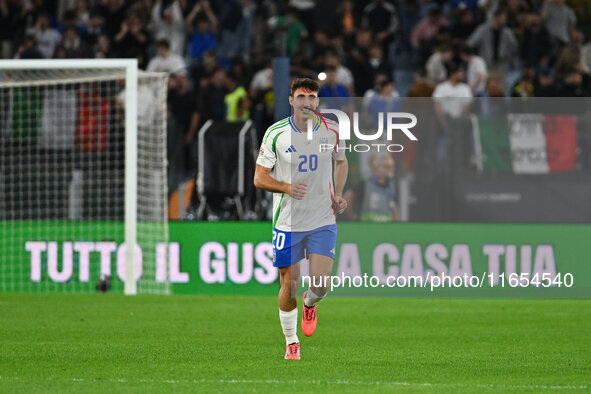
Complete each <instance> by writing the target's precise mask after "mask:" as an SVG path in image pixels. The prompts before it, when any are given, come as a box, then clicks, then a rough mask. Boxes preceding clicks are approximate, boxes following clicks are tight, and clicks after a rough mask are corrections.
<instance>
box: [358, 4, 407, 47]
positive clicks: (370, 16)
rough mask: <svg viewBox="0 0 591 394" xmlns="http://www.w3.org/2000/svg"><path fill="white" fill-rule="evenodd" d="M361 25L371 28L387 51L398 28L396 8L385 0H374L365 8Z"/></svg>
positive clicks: (378, 41)
mask: <svg viewBox="0 0 591 394" xmlns="http://www.w3.org/2000/svg"><path fill="white" fill-rule="evenodd" d="M361 27H363V28H364V29H369V30H370V31H371V32H372V33H373V35H374V38H375V39H376V40H377V43H378V44H379V45H380V46H381V47H382V49H383V50H384V51H387V49H388V45H389V44H390V42H391V41H392V39H393V38H394V33H395V32H396V30H397V29H398V15H397V14H396V8H395V7H394V6H393V5H392V4H390V3H388V2H386V1H384V0H372V2H371V3H369V4H368V5H367V6H365V8H364V9H363V15H362V17H361Z"/></svg>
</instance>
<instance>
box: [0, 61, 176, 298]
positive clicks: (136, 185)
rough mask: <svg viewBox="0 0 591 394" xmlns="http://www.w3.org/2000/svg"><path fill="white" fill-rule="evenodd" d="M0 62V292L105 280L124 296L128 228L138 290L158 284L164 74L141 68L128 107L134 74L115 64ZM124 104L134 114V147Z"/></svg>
mask: <svg viewBox="0 0 591 394" xmlns="http://www.w3.org/2000/svg"><path fill="white" fill-rule="evenodd" d="M1 63H2V62H0V291H64V292H96V291H97V289H98V290H106V289H107V288H109V283H108V282H110V289H109V291H111V292H116V293H122V292H123V291H124V287H125V286H124V284H125V278H126V270H130V268H129V266H130V265H131V264H126V261H131V260H130V259H129V256H130V254H129V253H127V252H126V246H125V245H126V243H125V240H126V234H127V235H128V236H129V234H131V235H132V236H134V237H136V239H137V241H136V242H137V246H136V248H135V253H134V254H135V256H134V257H135V262H136V264H135V265H134V268H133V271H135V272H134V274H135V278H137V292H138V293H167V292H168V285H167V280H166V276H167V275H166V255H167V253H166V252H167V242H168V221H167V189H166V183H167V182H166V89H167V76H166V75H164V74H160V73H139V74H138V77H137V97H138V101H137V104H136V105H129V104H130V101H129V97H130V95H129V94H127V95H126V87H127V86H130V87H131V88H132V89H134V86H135V82H134V81H132V82H131V83H130V79H129V74H126V68H125V67H115V66H113V64H112V62H111V64H110V65H109V67H108V68H106V67H105V68H103V67H101V63H100V62H92V63H90V64H89V63H88V62H87V63H86V64H85V65H84V67H79V68H76V67H71V66H69V67H68V68H63V67H58V66H52V64H51V62H46V63H48V66H47V67H46V68H43V69H38V68H37V69H31V68H29V69H27V68H26V67H22V68H17V69H14V67H12V68H10V69H8V68H6V67H2V64H1ZM4 63H5V62H4ZM89 66H90V67H92V68H89ZM126 111H132V112H134V113H137V118H136V119H135V120H136V121H137V140H136V143H135V144H134V145H135V146H130V144H129V141H130V138H129V136H130V135H133V133H132V130H131V129H130V128H129V125H130V124H133V123H134V122H131V123H129V122H128V120H129V119H126ZM132 112H130V113H132ZM130 133H132V134H130ZM126 137H127V138H126ZM132 140H133V139H132ZM130 160H131V161H130ZM126 161H127V163H126ZM130 163H131V164H133V167H132V168H135V170H133V171H130V170H129V168H130V167H129V165H130ZM126 166H127V169H126ZM126 171H127V172H128V174H127V175H128V176H127V177H126ZM129 175H131V177H129ZM134 179H135V182H134V181H133V180H134ZM126 193H127V194H128V195H127V199H126ZM130 196H133V198H131V199H130ZM130 201H131V205H130ZM126 203H127V205H126ZM130 207H135V209H133V208H132V209H133V211H134V212H133V214H131V215H130V214H129V212H127V214H126V210H129V209H130ZM130 218H131V219H130ZM130 231H131V232H130ZM128 239H129V238H128ZM109 279H110V280H109ZM128 283H129V281H128ZM134 287H135V286H134ZM126 290H127V288H126Z"/></svg>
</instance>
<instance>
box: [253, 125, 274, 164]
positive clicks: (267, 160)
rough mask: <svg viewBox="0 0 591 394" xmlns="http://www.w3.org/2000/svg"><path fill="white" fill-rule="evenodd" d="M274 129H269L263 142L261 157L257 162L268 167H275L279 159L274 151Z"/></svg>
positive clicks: (260, 151)
mask: <svg viewBox="0 0 591 394" xmlns="http://www.w3.org/2000/svg"><path fill="white" fill-rule="evenodd" d="M272 134H275V133H274V132H273V131H270V130H268V129H267V132H266V133H265V136H264V137H263V142H262V143H261V149H260V150H259V157H258V158H257V164H258V165H261V166H263V167H267V168H273V167H274V166H275V162H276V161H277V155H276V154H275V152H274V151H273V136H272Z"/></svg>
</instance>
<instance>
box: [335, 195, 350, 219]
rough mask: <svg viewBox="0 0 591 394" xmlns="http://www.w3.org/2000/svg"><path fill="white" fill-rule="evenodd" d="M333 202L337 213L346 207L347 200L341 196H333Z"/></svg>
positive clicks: (343, 210)
mask: <svg viewBox="0 0 591 394" xmlns="http://www.w3.org/2000/svg"><path fill="white" fill-rule="evenodd" d="M334 203H335V205H336V206H337V213H338V214H339V215H340V214H341V213H343V212H345V210H346V209H347V200H345V199H344V198H343V196H335V198H334Z"/></svg>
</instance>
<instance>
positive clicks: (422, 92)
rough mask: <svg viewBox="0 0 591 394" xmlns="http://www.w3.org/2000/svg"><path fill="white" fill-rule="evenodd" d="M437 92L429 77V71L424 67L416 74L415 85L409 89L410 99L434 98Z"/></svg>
mask: <svg viewBox="0 0 591 394" xmlns="http://www.w3.org/2000/svg"><path fill="white" fill-rule="evenodd" d="M434 91H435V85H433V84H432V83H431V82H430V80H429V78H428V77H427V70H426V69H425V68H424V67H423V68H421V69H420V70H419V71H417V72H415V73H414V85H412V87H411V88H410V89H409V91H408V93H407V95H408V97H432V96H433V92H434Z"/></svg>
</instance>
